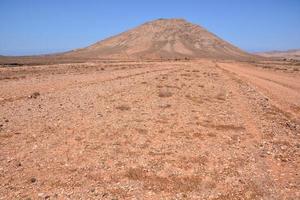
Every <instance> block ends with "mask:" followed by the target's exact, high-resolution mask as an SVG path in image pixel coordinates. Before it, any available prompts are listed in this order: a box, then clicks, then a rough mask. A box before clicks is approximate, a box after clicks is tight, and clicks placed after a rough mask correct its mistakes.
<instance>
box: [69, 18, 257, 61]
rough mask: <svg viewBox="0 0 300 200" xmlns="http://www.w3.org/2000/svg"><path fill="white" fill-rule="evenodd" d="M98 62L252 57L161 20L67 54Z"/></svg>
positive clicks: (198, 30)
mask: <svg viewBox="0 0 300 200" xmlns="http://www.w3.org/2000/svg"><path fill="white" fill-rule="evenodd" d="M64 55H66V56H75V57H97V58H150V59H151V58H152V59H157V58H171V59H174V58H203V57H213V58H235V59H246V58H249V57H251V56H252V55H250V54H248V53H246V52H243V51H242V50H240V49H239V48H237V47H235V46H233V45H231V44H229V43H228V42H226V41H224V40H222V39H220V38H218V37H217V36H215V35H214V34H212V33H210V32H208V31H207V30H205V29H204V28H202V27H201V26H198V25H194V24H191V23H189V22H187V21H185V20H183V19H158V20H155V21H151V22H148V23H145V24H143V25H141V26H139V27H137V28H135V29H132V30H129V31H127V32H124V33H121V34H119V35H117V36H114V37H110V38H108V39H105V40H103V41H100V42H97V43H95V44H93V45H91V46H89V47H87V48H83V49H78V50H74V51H71V52H68V53H66V54H64Z"/></svg>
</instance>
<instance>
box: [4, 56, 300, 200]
mask: <svg viewBox="0 0 300 200" xmlns="http://www.w3.org/2000/svg"><path fill="white" fill-rule="evenodd" d="M268 66H269V67H268V68H266V67H264V68H263V67H259V65H256V64H255V63H245V62H243V63H241V62H236V61H212V60H205V59H202V60H197V61H177V62H174V61H165V62H142V61H140V62H121V61H119V62H111V63H110V62H105V63H103V62H91V63H84V64H82V63H81V64H61V65H43V66H27V67H26V66H22V67H11V68H8V67H4V68H0V75H1V77H0V83H1V84H0V96H1V99H0V115H1V116H0V124H1V125H0V138H1V140H0V142H1V145H0V152H1V153H0V183H1V187H0V197H1V198H0V199H162V198H165V199H297V198H300V194H299V189H300V187H299V185H300V182H299V180H300V177H299V167H300V166H299V161H300V160H299V150H300V143H299V133H300V123H299V119H300V118H299V117H300V73H299V71H298V70H287V69H293V68H292V66H290V65H288V63H286V65H285V66H286V68H285V69H279V68H275V67H272V66H276V65H275V64H274V63H268ZM296 69H297V68H296ZM298 69H299V68H298Z"/></svg>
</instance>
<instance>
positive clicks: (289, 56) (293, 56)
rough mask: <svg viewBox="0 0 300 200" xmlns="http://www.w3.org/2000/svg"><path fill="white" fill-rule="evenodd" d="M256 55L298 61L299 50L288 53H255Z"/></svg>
mask: <svg viewBox="0 0 300 200" xmlns="http://www.w3.org/2000/svg"><path fill="white" fill-rule="evenodd" d="M257 55H260V56H264V57H268V58H277V59H279V58H281V59H285V60H296V61H299V60H300V49H293V50H288V51H269V52H261V53H257Z"/></svg>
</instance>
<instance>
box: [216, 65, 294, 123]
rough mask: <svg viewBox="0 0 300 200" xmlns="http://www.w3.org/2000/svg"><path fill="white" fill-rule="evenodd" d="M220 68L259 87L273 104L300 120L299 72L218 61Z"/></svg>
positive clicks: (289, 115)
mask: <svg viewBox="0 0 300 200" xmlns="http://www.w3.org/2000/svg"><path fill="white" fill-rule="evenodd" d="M218 66H219V68H222V69H223V70H225V71H227V72H230V73H232V74H235V75H236V76H238V77H240V79H241V80H243V81H244V82H247V83H249V84H251V85H253V86H255V88H257V89H259V91H257V92H259V93H260V94H262V95H263V96H265V97H268V99H269V100H270V102H271V103H272V105H273V106H275V107H276V108H278V109H279V110H281V112H282V113H285V115H286V116H288V117H289V118H290V119H292V120H300V93H299V90H298V88H300V81H299V80H298V79H297V76H298V75H297V74H295V75H293V76H291V75H289V74H276V73H275V72H269V71H261V70H259V69H256V68H255V67H254V66H252V68H251V66H242V65H241V66H240V65H239V64H232V65H227V64H224V63H218Z"/></svg>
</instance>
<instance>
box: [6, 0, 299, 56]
mask: <svg viewBox="0 0 300 200" xmlns="http://www.w3.org/2000/svg"><path fill="white" fill-rule="evenodd" d="M157 18H185V19H186V20H188V21H190V22H192V23H196V24H199V25H202V26H204V27H205V28H207V29H208V30H209V31H211V32H213V33H215V34H216V35H218V36H219V37H221V38H223V39H225V40H227V41H229V42H231V43H233V44H234V45H236V46H238V47H240V48H242V49H244V50H247V51H251V52H252V51H265V50H286V49H293V48H300V0H223V1H222V0H184V1H179V0H178V1H176V0H149V1H141V0H127V1H125V0H123V1H122V0H119V1H117V0H0V19H1V25H0V54H1V55H29V54H42V53H52V52H59V51H67V50H71V49H74V48H80V47H85V46H88V45H90V44H92V43H94V42H96V41H99V40H102V39H104V38H106V37H109V36H112V35H114V34H117V33H120V32H123V31H126V30H128V29H130V28H133V27H135V26H137V25H140V24H142V23H144V22H146V21H149V20H154V19H157Z"/></svg>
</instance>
